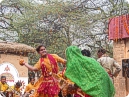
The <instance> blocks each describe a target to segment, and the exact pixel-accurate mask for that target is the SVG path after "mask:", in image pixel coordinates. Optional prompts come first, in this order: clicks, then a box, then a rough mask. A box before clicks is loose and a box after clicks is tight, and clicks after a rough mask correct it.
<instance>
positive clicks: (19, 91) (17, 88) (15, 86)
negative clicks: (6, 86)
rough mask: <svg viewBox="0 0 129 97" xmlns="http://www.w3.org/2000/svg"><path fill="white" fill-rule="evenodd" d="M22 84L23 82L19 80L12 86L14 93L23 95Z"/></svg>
mask: <svg viewBox="0 0 129 97" xmlns="http://www.w3.org/2000/svg"><path fill="white" fill-rule="evenodd" d="M21 86H22V83H21V82H17V83H16V84H15V85H14V86H12V87H11V91H12V90H13V92H14V95H19V96H20V95H21V89H20V87H21Z"/></svg>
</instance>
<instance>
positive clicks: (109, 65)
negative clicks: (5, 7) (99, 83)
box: [97, 49, 121, 79]
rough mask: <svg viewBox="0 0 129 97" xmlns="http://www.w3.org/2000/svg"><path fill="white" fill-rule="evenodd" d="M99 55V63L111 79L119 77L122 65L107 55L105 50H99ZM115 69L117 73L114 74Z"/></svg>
mask: <svg viewBox="0 0 129 97" xmlns="http://www.w3.org/2000/svg"><path fill="white" fill-rule="evenodd" d="M97 55H98V60H97V61H98V62H99V63H100V65H101V66H102V67H103V68H104V69H105V70H106V72H107V73H108V74H109V76H110V77H111V79H113V77H117V75H118V74H119V72H120V71H121V67H120V65H119V64H118V63H117V62H116V61H115V60H114V59H113V58H110V57H109V56H108V55H107V54H106V50H105V49H99V50H98V52H97ZM113 67H114V68H115V72H113Z"/></svg>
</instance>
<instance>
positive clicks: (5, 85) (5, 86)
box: [0, 76, 9, 95]
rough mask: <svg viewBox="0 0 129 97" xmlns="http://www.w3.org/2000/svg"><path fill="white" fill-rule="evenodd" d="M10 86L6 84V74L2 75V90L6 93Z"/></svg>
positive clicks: (0, 89)
mask: <svg viewBox="0 0 129 97" xmlns="http://www.w3.org/2000/svg"><path fill="white" fill-rule="evenodd" d="M8 88H9V86H8V85H7V84H6V76H1V82H0V91H1V92H2V93H3V94H4V95H6V91H7V90H8Z"/></svg>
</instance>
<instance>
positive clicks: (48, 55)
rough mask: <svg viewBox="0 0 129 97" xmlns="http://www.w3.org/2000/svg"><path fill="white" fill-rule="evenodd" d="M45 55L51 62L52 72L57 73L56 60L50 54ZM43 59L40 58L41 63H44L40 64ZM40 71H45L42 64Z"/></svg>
mask: <svg viewBox="0 0 129 97" xmlns="http://www.w3.org/2000/svg"><path fill="white" fill-rule="evenodd" d="M47 57H48V59H49V61H50V63H51V67H52V72H53V73H56V74H57V73H58V65H57V62H56V60H55V59H54V58H53V56H52V55H50V54H47ZM43 61H44V59H43V58H40V62H41V65H44V64H42V63H43ZM42 72H45V67H44V66H42Z"/></svg>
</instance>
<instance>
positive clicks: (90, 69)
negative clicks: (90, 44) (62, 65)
mask: <svg viewBox="0 0 129 97" xmlns="http://www.w3.org/2000/svg"><path fill="white" fill-rule="evenodd" d="M66 58H67V69H66V72H65V76H66V77H67V78H69V79H70V80H71V81H73V82H74V83H75V84H76V85H77V86H79V87H80V88H81V89H82V91H83V92H85V93H86V94H88V95H90V96H92V97H114V94H115V89H114V86H113V83H112V81H111V79H110V77H109V76H108V74H107V72H106V71H105V70H104V69H103V67H102V66H101V65H100V64H99V63H98V62H97V61H96V60H94V59H93V58H89V57H86V56H83V55H82V54H81V51H80V49H79V48H78V47H76V46H70V47H68V48H67V50H66Z"/></svg>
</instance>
